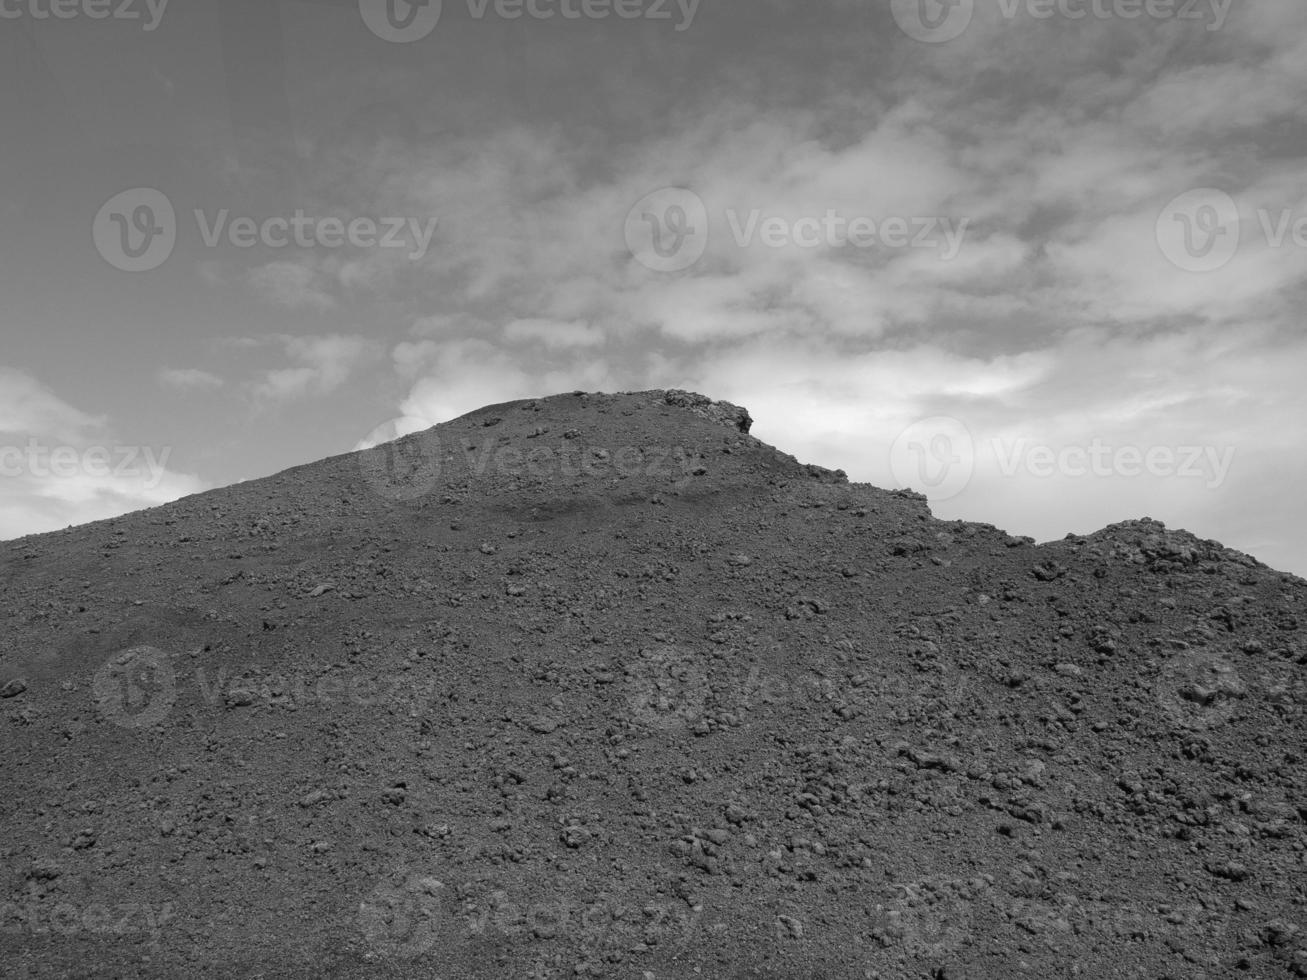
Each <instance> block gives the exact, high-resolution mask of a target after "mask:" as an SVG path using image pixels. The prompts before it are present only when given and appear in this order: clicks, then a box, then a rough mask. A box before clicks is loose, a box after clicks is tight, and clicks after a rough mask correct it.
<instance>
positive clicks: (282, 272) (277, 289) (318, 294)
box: [247, 261, 336, 311]
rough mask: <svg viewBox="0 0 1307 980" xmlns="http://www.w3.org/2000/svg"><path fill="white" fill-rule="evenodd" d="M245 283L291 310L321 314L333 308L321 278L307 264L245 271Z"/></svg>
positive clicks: (278, 264) (275, 264)
mask: <svg viewBox="0 0 1307 980" xmlns="http://www.w3.org/2000/svg"><path fill="white" fill-rule="evenodd" d="M247 279H248V282H249V284H250V286H251V287H253V289H254V290H255V291H256V292H257V293H259V294H260V295H262V296H263V297H264V298H265V299H267V300H269V301H270V302H273V303H276V304H278V305H279V306H285V307H288V308H289V309H292V310H299V309H311V310H319V311H325V310H330V309H332V308H333V307H335V305H336V300H335V299H334V298H333V297H332V296H331V294H330V293H328V292H327V291H326V290H325V289H324V288H323V286H322V285H321V282H322V277H321V276H320V275H319V273H318V272H317V270H316V269H314V268H313V267H312V265H311V264H309V263H307V262H288V261H283V262H269V263H268V264H267V265H262V266H259V267H258V268H255V269H251V270H249V272H248V273H247Z"/></svg>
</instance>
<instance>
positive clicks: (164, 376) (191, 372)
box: [158, 368, 224, 391]
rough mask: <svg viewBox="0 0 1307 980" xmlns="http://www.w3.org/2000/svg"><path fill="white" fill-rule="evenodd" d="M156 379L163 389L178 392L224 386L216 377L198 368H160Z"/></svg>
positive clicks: (220, 379)
mask: <svg viewBox="0 0 1307 980" xmlns="http://www.w3.org/2000/svg"><path fill="white" fill-rule="evenodd" d="M158 378H159V383H160V384H161V385H163V386H164V387H165V388H176V389H177V390H179V391H196V390H205V389H213V388H221V387H222V386H223V384H224V382H223V380H222V378H220V377H218V375H216V374H212V373H210V372H209V371H202V370H200V369H199V368H160V369H159V372H158Z"/></svg>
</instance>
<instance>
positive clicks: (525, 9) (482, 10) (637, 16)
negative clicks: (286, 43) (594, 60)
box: [359, 0, 700, 44]
mask: <svg viewBox="0 0 1307 980" xmlns="http://www.w3.org/2000/svg"><path fill="white" fill-rule="evenodd" d="M699 3H700V0H675V2H672V0H467V12H468V16H469V17H471V18H472V19H473V20H478V21H479V20H485V19H486V17H487V16H489V15H491V14H493V15H494V16H495V18H497V19H498V20H508V21H512V20H521V19H522V18H523V17H529V18H531V19H532V20H554V19H562V20H607V19H609V18H611V17H617V18H619V19H621V20H671V19H672V18H673V16H674V14H675V12H676V11H679V12H680V15H681V17H680V20H679V21H678V22H677V23H676V26H675V30H676V32H677V33H678V34H679V33H681V32H683V31H687V30H689V29H690V27H691V26H692V25H693V24H694V18H695V16H696V15H697V14H698V12H699ZM359 13H360V14H362V16H363V23H365V24H366V25H367V26H368V30H370V31H372V33H373V34H375V35H376V36H377V37H379V38H381V39H382V40H383V41H392V42H395V43H397V44H410V43H412V42H413V41H420V40H422V39H423V38H424V37H426V36H427V35H429V34H430V33H431V32H432V31H434V30H435V29H436V25H437V24H438V23H439V22H440V14H441V2H440V0H359Z"/></svg>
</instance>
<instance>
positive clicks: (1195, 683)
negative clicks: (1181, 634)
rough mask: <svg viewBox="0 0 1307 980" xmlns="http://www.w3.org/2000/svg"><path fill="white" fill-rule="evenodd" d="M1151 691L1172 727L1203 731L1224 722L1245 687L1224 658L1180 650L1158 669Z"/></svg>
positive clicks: (1210, 652) (1245, 690) (1220, 655)
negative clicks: (1160, 669) (1159, 672)
mask: <svg viewBox="0 0 1307 980" xmlns="http://www.w3.org/2000/svg"><path fill="white" fill-rule="evenodd" d="M1154 690H1155V692H1156V696H1157V701H1158V703H1159V704H1160V705H1161V706H1162V710H1163V712H1164V713H1165V714H1166V716H1167V717H1168V718H1169V719H1170V720H1171V722H1172V723H1173V724H1175V725H1177V726H1179V727H1181V728H1187V729H1193V730H1203V729H1208V728H1216V727H1219V726H1221V725H1224V724H1225V723H1226V722H1228V721H1229V720H1230V718H1231V717H1232V716H1233V715H1234V712H1235V708H1236V706H1237V703H1238V701H1239V700H1240V699H1241V698H1243V697H1244V696H1245V695H1246V694H1247V693H1248V685H1247V684H1246V683H1245V681H1244V679H1243V678H1242V677H1240V676H1239V672H1238V671H1237V670H1236V669H1235V667H1234V664H1233V662H1232V661H1231V660H1230V659H1229V658H1228V657H1226V656H1224V655H1222V654H1219V653H1217V652H1215V651H1211V650H1184V651H1182V652H1180V653H1178V654H1176V655H1175V656H1173V657H1171V658H1170V659H1169V660H1167V661H1166V663H1165V664H1163V665H1162V671H1161V675H1160V676H1159V677H1158V679H1157V681H1156V683H1155V685H1154Z"/></svg>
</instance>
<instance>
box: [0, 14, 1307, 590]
mask: <svg viewBox="0 0 1307 980" xmlns="http://www.w3.org/2000/svg"><path fill="white" fill-rule="evenodd" d="M1304 106H1307V4H1304V3H1302V0H950V2H947V3H946V2H942V0H892V2H891V0H856V2H855V0H827V2H822V0H701V2H696V0H530V2H526V0H444V3H443V5H442V4H441V3H439V2H438V0H430V2H428V3H426V4H423V5H415V6H411V5H410V4H409V3H407V2H406V0H376V2H373V0H361V2H360V0H318V2H309V0H304V2H289V0H280V2H279V0H188V2H186V3H181V2H177V3H175V4H169V3H166V2H164V0H148V2H147V0H111V2H107V0H0V127H2V129H0V131H3V133H4V141H3V146H2V147H0V175H2V176H3V179H2V180H0V217H2V222H0V296H3V303H0V338H2V339H3V345H2V346H0V537H4V538H8V537H14V536H17V535H21V534H25V533H30V532H33V531H42V530H50V529H55V528H61V527H64V526H66V525H68V524H72V523H80V522H84V521H88V520H93V519H97V518H101V517H105V516H110V515H112V514H116V513H120V512H122V511H125V510H131V509H136V508H139V507H143V506H150V505H153V504H156V503H159V502H162V501H165V500H168V499H172V498H175V497H177V496H180V495H182V494H186V493H191V492H194V491H197V490H202V489H207V488H210V487H215V486H222V485H225V484H230V483H233V482H235V481H238V480H243V479H250V478H254V477H258V476H263V475H268V474H271V473H274V472H277V471H279V470H281V469H284V468H286V467H289V466H292V465H297V464H300V463H304V462H308V461H311V460H314V459H318V458H321V457H324V456H328V455H333V454H336V453H341V452H347V451H349V450H351V449H354V448H355V447H357V446H359V445H360V444H362V443H363V442H364V441H365V440H367V439H368V438H369V435H370V433H372V432H373V431H374V430H375V429H376V428H377V427H378V426H382V425H385V424H387V423H389V422H391V421H392V420H395V419H399V418H403V419H407V420H409V421H407V422H404V423H401V425H402V426H404V427H412V426H413V425H414V424H417V423H415V422H414V421H413V420H420V421H421V422H430V423H432V424H434V423H437V422H441V421H444V420H447V419H449V418H452V417H454V416H456V415H459V414H462V413H463V412H466V411H470V410H472V409H474V408H477V407H479V406H481V405H484V404H487V403H491V402H497V401H503V400H506V399H510V398H517V397H526V396H534V395H541V394H550V393H556V392H560V391H570V390H573V389H578V388H582V389H587V390H609V391H612V390H637V389H644V388H665V387H683V388H690V389H694V390H697V391H701V392H704V393H705V394H709V395H711V396H713V397H716V398H725V399H728V400H731V401H734V402H738V403H740V404H743V405H746V406H747V407H748V408H749V409H750V410H751V412H752V413H753V415H754V417H755V419H756V420H757V421H756V425H755V428H754V433H755V434H756V435H758V436H759V437H760V438H762V439H764V440H766V441H768V442H770V443H772V444H774V445H777V446H779V447H781V448H782V449H784V450H786V451H788V452H791V453H793V454H794V455H796V456H798V457H799V458H800V459H802V460H805V461H811V462H818V463H821V464H824V465H826V466H829V467H840V468H843V469H844V470H846V471H847V472H848V473H849V475H850V477H851V478H853V479H855V480H862V481H870V482H872V483H875V484H877V485H880V486H912V487H914V488H915V489H918V490H921V491H923V492H925V493H927V494H928V495H929V496H930V497H931V498H932V506H933V508H934V510H935V513H936V514H937V515H939V516H941V517H945V518H950V519H951V518H955V517H963V518H969V519H974V520H981V521H986V522H989V523H994V524H998V525H999V526H1001V527H1003V528H1005V529H1007V530H1010V531H1012V532H1013V533H1021V534H1030V535H1033V536H1035V537H1037V538H1039V539H1041V540H1047V539H1050V538H1056V537H1061V536H1063V535H1064V534H1066V533H1067V532H1072V531H1074V532H1081V533H1083V532H1088V531H1091V530H1094V529H1096V528H1098V527H1101V526H1103V525H1105V524H1108V523H1111V522H1114V521H1117V520H1124V519H1129V518H1134V517H1142V516H1150V517H1154V518H1156V519H1159V520H1163V521H1165V522H1166V523H1167V524H1169V525H1172V526H1180V527H1185V528H1188V529H1189V530H1192V531H1194V532H1195V533H1197V534H1199V535H1200V536H1202V537H1210V538H1217V539H1220V540H1222V541H1224V542H1225V543H1227V544H1229V545H1231V546H1234V547H1237V548H1240V549H1242V550H1245V551H1249V552H1251V553H1253V554H1254V555H1256V556H1257V557H1259V558H1261V559H1262V560H1264V561H1266V562H1267V563H1269V564H1271V565H1273V566H1276V567H1279V568H1282V569H1285V570H1291V571H1295V572H1298V573H1300V574H1307V514H1305V513H1304V508H1303V505H1302V499H1303V497H1302V494H1301V492H1300V490H1299V488H1300V487H1301V485H1302V484H1303V482H1304V479H1307V426H1304V423H1303V420H1304V419H1305V418H1307V405H1305V404H1304V403H1305V402H1307V395H1305V394H1304V393H1305V392H1307V385H1304V383H1303V380H1302V374H1303V370H1304V367H1307V356H1305V355H1307V336H1305V332H1304V320H1303V314H1302V310H1303V306H1304V302H1303V301H1304V293H1305V292H1307V290H1305V289H1304V274H1305V273H1307V168H1305V167H1304V154H1305V152H1307V125H1305V119H1307V116H1305V113H1307V110H1304V108H1303V107H1304Z"/></svg>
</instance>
